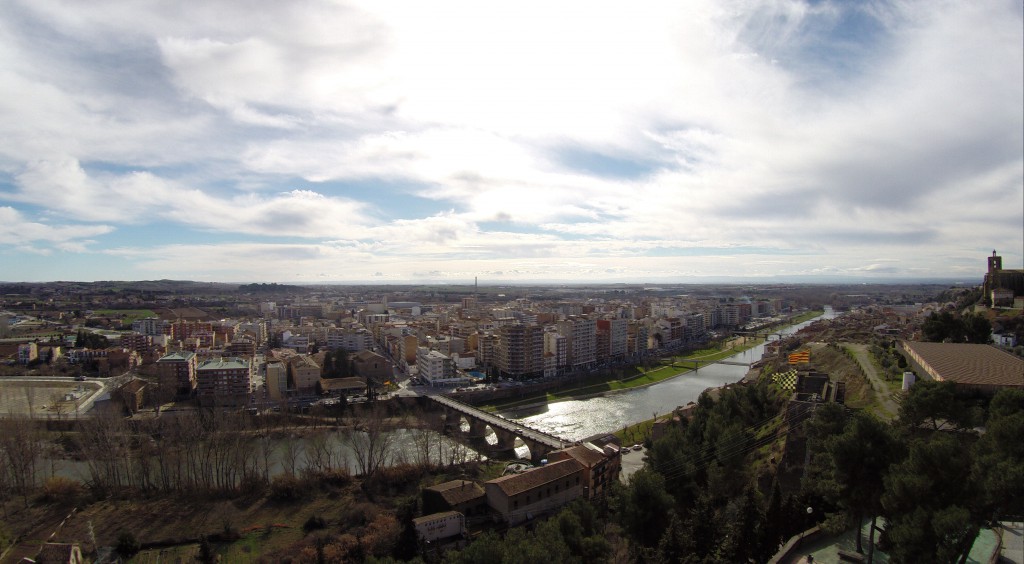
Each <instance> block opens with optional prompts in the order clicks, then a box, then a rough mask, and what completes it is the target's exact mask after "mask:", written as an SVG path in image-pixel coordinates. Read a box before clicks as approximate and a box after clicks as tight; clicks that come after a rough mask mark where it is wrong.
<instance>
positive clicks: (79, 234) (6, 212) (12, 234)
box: [0, 206, 114, 252]
mask: <svg viewBox="0 0 1024 564" xmlns="http://www.w3.org/2000/svg"><path fill="white" fill-rule="evenodd" d="M113 230H114V228H113V227H111V226H109V225H80V224H79V225H52V224H47V223H41V222H38V221H32V220H29V219H28V218H26V217H25V216H24V215H23V214H22V213H21V212H20V211H18V210H16V209H14V208H12V207H9V206H0V245H5V246H7V245H10V246H16V247H18V248H19V249H27V248H31V249H34V250H35V251H36V252H43V251H45V250H47V248H43V247H39V246H38V245H48V246H52V247H54V248H57V249H60V250H74V251H81V250H84V249H85V248H86V247H87V246H88V245H89V244H90V243H92V242H93V241H91V240H90V239H91V238H92V237H96V236H98V235H104V234H106V233H110V232H112V231H113Z"/></svg>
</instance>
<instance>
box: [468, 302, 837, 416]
mask: <svg viewBox="0 0 1024 564" xmlns="http://www.w3.org/2000/svg"><path fill="white" fill-rule="evenodd" d="M822 313H824V312H823V311H820V310H817V311H808V312H805V313H802V314H800V315H798V316H796V317H793V318H791V319H790V320H788V321H786V322H785V323H783V324H779V325H776V326H773V327H771V328H769V329H765V330H764V331H772V330H779V329H781V328H784V327H789V326H792V325H798V324H800V323H803V322H804V321H808V320H810V319H814V318H815V317H818V316H819V315H821V314H822ZM762 343H764V339H762V338H756V337H736V338H734V339H731V340H729V341H726V342H724V343H723V344H722V345H720V346H719V347H713V348H708V349H701V350H697V351H692V352H690V353H687V354H686V355H682V356H673V357H670V358H663V359H659V360H658V361H657V365H656V366H651V365H648V366H647V367H646V368H645V367H644V366H643V365H636V366H631V367H626V368H620V369H616V370H613V371H612V372H611V373H606V374H598V375H595V376H593V377H590V378H587V379H585V380H584V381H583V382H581V383H579V384H577V385H575V386H573V387H571V388H564V389H560V390H554V391H549V392H546V393H543V392H542V393H537V394H531V395H526V396H522V397H518V398H516V399H514V400H511V401H503V402H495V403H491V404H485V405H482V406H479V407H480V409H484V410H486V411H502V410H506V409H515V408H517V407H523V406H528V405H533V404H537V403H543V402H547V403H554V402H558V401H566V400H572V399H581V398H586V397H591V396H597V395H601V394H605V393H609V392H616V391H619V390H628V389H630V388H640V387H644V386H650V385H652V384H657V383H659V382H663V381H665V380H668V379H670V378H675V377H676V376H682V375H684V374H686V373H687V372H692V371H693V370H694V368H695V367H698V368H699V367H700V366H705V365H707V364H712V363H714V362H717V361H719V360H722V359H725V358H728V357H730V356H732V355H734V354H737V353H741V352H743V351H746V350H750V349H752V348H754V347H756V346H758V345H760V344H762Z"/></svg>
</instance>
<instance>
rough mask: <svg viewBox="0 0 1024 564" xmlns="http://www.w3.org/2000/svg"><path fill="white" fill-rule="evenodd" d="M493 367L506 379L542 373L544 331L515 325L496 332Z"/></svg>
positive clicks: (538, 327) (539, 328)
mask: <svg viewBox="0 0 1024 564" xmlns="http://www.w3.org/2000/svg"><path fill="white" fill-rule="evenodd" d="M495 365H496V366H497V367H498V372H499V373H500V374H501V375H502V376H503V377H506V378H516V379H521V378H530V377H534V376H540V375H542V374H543V372H544V329H543V327H540V326H538V325H524V324H521V323H516V324H512V325H505V326H503V327H501V329H499V330H498V348H497V350H496V351H495Z"/></svg>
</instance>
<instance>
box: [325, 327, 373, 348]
mask: <svg viewBox="0 0 1024 564" xmlns="http://www.w3.org/2000/svg"><path fill="white" fill-rule="evenodd" d="M326 344H327V348H328V349H330V350H332V351H336V350H338V349H345V350H346V351H349V352H356V351H365V350H368V349H373V334H372V333H370V332H369V331H367V330H366V329H363V328H361V327H360V328H358V329H338V328H332V329H330V330H329V331H328V332H327V339H326Z"/></svg>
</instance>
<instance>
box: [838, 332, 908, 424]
mask: <svg viewBox="0 0 1024 564" xmlns="http://www.w3.org/2000/svg"><path fill="white" fill-rule="evenodd" d="M842 346H843V347H846V348H848V349H850V350H851V351H853V357H854V358H855V359H857V364H860V368H861V370H862V371H863V372H864V375H865V376H867V379H868V382H870V383H871V388H872V389H873V390H875V396H876V397H877V398H878V404H879V406H881V408H882V411H884V415H886V417H885V418H886V419H895V418H896V415H897V414H899V412H900V407H899V406H898V405H896V402H895V401H893V399H892V394H891V393H890V392H889V387H888V386H887V385H886V384H885V381H884V380H883V379H882V377H881V376H880V375H879V374H878V370H876V369H875V363H874V362H872V360H871V353H870V352H869V351H868V346H867V345H865V344H860V343H843V345H842Z"/></svg>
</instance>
